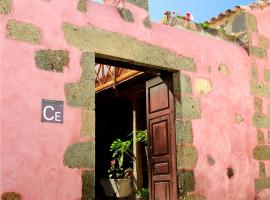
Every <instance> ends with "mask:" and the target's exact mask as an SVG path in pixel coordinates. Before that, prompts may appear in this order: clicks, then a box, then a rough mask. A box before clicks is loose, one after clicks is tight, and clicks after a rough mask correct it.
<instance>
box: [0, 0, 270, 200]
mask: <svg viewBox="0 0 270 200" xmlns="http://www.w3.org/2000/svg"><path fill="white" fill-rule="evenodd" d="M76 7H77V1H68V3H67V1H66V0H58V1H40V0H32V1H27V0H14V1H13V11H12V13H11V14H10V15H9V16H2V15H1V16H0V20H1V23H0V38H1V48H0V49H1V161H2V163H1V193H2V192H6V191H15V192H19V193H21V194H22V196H23V199H30V200H48V199H49V200H62V199H70V200H79V199H80V197H81V177H80V176H81V171H80V170H76V169H75V170H74V169H69V168H67V167H65V166H64V165H63V154H64V151H65V149H66V148H67V146H68V145H70V144H72V143H74V142H76V141H81V140H82V139H80V126H81V124H80V122H81V109H79V108H71V107H68V106H65V107H64V112H65V113H64V124H48V123H41V122H40V118H41V110H40V108H41V99H55V100H63V101H65V95H64V84H65V83H68V82H76V81H77V80H78V79H79V77H80V74H81V67H80V52H79V50H78V49H76V48H73V47H70V46H69V45H68V44H67V43H66V41H65V40H64V37H63V32H62V31H61V25H62V23H63V22H70V23H73V24H77V25H81V26H84V25H93V26H96V27H99V28H102V29H105V30H107V31H112V32H120V33H122V34H127V35H130V36H133V37H135V38H137V39H139V40H141V41H146V42H148V43H151V44H154V45H159V46H161V47H164V48H168V49H171V50H172V51H175V52H176V53H178V54H181V55H185V56H189V57H192V58H194V60H195V62H196V64H197V68H198V70H197V72H196V73H195V74H194V73H188V72H186V74H189V75H190V76H191V77H192V80H193V84H194V81H195V79H196V78H197V77H201V78H207V79H210V80H211V82H212V85H213V90H212V92H211V93H210V94H209V95H208V96H200V95H199V94H196V93H195V91H193V93H194V94H195V96H198V97H200V98H201V109H202V119H199V120H195V121H194V122H193V132H194V145H195V146H196V148H197V149H198V151H199V158H198V163H197V166H196V168H195V177H196V194H198V195H202V196H204V197H205V198H206V199H208V200H217V199H222V200H225V199H233V200H243V199H245V200H246V199H247V200H249V199H250V200H251V199H254V197H255V191H254V179H255V178H257V177H258V163H257V161H255V160H253V158H252V150H253V148H254V146H255V145H256V143H257V142H256V130H255V128H253V127H252V123H251V118H252V115H253V112H254V106H253V97H252V96H251V95H250V91H249V80H250V79H251V64H250V58H249V56H248V54H247V52H246V51H245V50H244V49H243V48H242V47H240V46H238V45H236V44H232V43H230V42H225V41H221V40H217V39H213V38H208V37H205V36H201V35H197V34H194V33H191V32H187V31H183V30H176V29H173V28H171V27H169V26H165V25H160V24H155V23H154V24H153V27H152V29H151V30H149V29H146V28H145V27H144V26H143V24H142V22H141V21H142V19H144V18H145V17H146V16H147V13H146V12H145V11H144V10H142V9H139V8H136V7H135V6H133V5H130V4H127V7H128V8H130V9H131V10H132V11H133V14H134V16H136V17H135V22H134V23H125V22H124V21H123V20H122V19H121V18H120V16H119V14H118V12H117V10H116V8H115V7H113V6H109V5H102V4H98V3H94V2H91V1H89V2H88V12H87V13H86V14H83V13H81V12H79V11H77V10H76ZM252 13H253V14H255V15H256V16H257V17H258V29H259V32H260V33H262V34H263V35H268V36H269V35H270V30H269V26H268V25H267V22H266V20H264V19H265V18H266V17H268V18H269V17H270V12H269V8H268V9H265V10H264V12H259V11H252ZM10 18H12V19H17V20H21V21H25V22H30V23H32V24H34V25H36V26H38V27H40V29H41V30H42V36H43V37H42V41H41V44H40V45H30V44H27V43H24V42H20V41H14V40H11V39H8V38H6V36H5V27H6V23H7V20H8V19H10ZM50 48H51V49H66V50H68V51H69V52H70V63H69V67H68V68H65V70H64V73H60V74H58V73H52V72H46V71H41V70H38V69H37V68H36V67H35V63H34V59H33V55H34V51H35V50H37V49H50ZM268 54H270V52H269V51H268ZM269 59H270V56H268V58H267V59H264V60H263V61H259V60H258V63H259V66H260V68H259V74H262V71H261V69H262V68H263V67H266V66H269V65H270V61H269ZM220 63H224V64H226V65H227V66H228V68H229V71H230V74H229V75H228V76H225V75H223V74H221V73H220V72H219V71H218V65H219V64H220ZM209 66H211V67H212V72H211V73H209V72H208V67H209ZM260 77H262V75H260ZM193 88H194V87H193ZM236 113H238V114H241V116H242V117H243V119H244V121H243V122H242V123H240V124H237V123H235V121H234V115H235V114H236ZM208 154H210V155H212V156H213V158H214V160H215V165H214V166H209V165H208V163H207V155H208ZM228 167H232V168H233V170H234V176H233V178H231V179H228V177H227V175H226V173H227V168H228ZM267 173H268V175H270V173H269V170H268V171H267Z"/></svg>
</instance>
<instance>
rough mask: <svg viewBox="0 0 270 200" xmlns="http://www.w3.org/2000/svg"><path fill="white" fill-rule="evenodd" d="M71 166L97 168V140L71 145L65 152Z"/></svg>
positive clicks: (67, 163) (65, 159) (66, 163)
mask: <svg viewBox="0 0 270 200" xmlns="http://www.w3.org/2000/svg"><path fill="white" fill-rule="evenodd" d="M64 165H65V166H68V167H69V168H85V169H87V168H95V142H81V143H77V144H73V145H71V146H69V147H68V148H67V149H66V151H65V154H64Z"/></svg>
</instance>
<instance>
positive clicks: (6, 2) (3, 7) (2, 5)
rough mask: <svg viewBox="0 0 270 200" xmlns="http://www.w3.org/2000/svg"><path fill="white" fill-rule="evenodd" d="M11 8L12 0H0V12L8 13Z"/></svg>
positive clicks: (2, 13)
mask: <svg viewBox="0 0 270 200" xmlns="http://www.w3.org/2000/svg"><path fill="white" fill-rule="evenodd" d="M11 9H12V0H0V14H1V15H8V14H9V13H10V12H11Z"/></svg>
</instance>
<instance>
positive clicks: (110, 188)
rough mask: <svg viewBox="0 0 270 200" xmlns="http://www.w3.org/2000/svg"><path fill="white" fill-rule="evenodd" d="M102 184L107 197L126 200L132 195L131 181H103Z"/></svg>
mask: <svg viewBox="0 0 270 200" xmlns="http://www.w3.org/2000/svg"><path fill="white" fill-rule="evenodd" d="M100 183H101V185H102V186H103V188H104V192H105V196H107V197H117V198H125V197H128V196H129V195H131V193H132V181H131V179H102V180H101V181H100Z"/></svg>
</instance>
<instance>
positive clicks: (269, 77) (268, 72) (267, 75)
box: [264, 69, 270, 82]
mask: <svg viewBox="0 0 270 200" xmlns="http://www.w3.org/2000/svg"><path fill="white" fill-rule="evenodd" d="M264 80H265V81H266V82H270V70H269V69H264Z"/></svg>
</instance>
